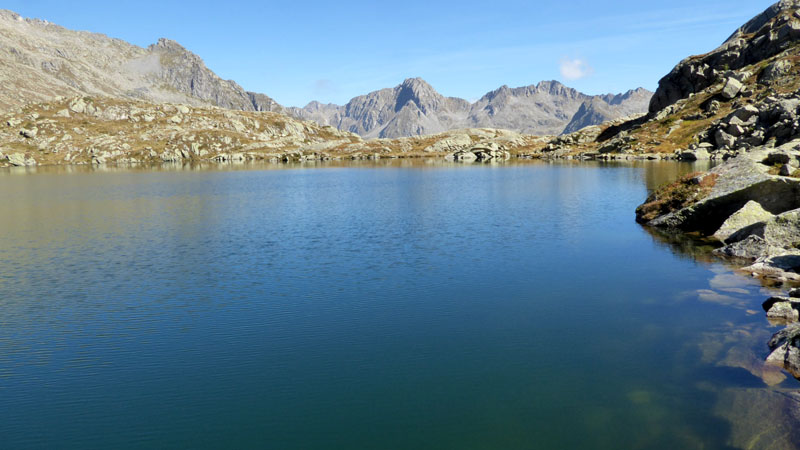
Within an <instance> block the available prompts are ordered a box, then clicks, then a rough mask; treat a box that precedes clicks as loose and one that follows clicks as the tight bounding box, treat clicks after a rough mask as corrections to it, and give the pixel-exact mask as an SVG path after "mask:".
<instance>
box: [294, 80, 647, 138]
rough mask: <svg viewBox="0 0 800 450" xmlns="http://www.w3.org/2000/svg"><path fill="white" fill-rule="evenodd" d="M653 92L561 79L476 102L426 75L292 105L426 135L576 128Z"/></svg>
mask: <svg viewBox="0 0 800 450" xmlns="http://www.w3.org/2000/svg"><path fill="white" fill-rule="evenodd" d="M652 95H653V93H652V92H650V91H647V90H646V89H642V88H639V89H636V90H631V91H628V92H626V93H624V94H619V95H612V94H609V95H597V96H590V95H586V94H583V93H581V92H578V91H577V90H575V89H572V88H569V87H566V86H564V85H563V84H561V83H559V82H558V81H543V82H541V83H539V84H536V85H531V86H525V87H519V88H513V89H512V88H509V87H508V86H503V87H500V88H499V89H496V90H494V91H492V92H489V93H487V94H486V95H484V96H483V97H481V98H480V99H479V100H478V101H476V102H474V103H470V102H469V101H467V100H464V99H461V98H454V97H445V96H443V95H441V94H440V93H438V92H436V90H435V89H434V88H433V87H432V86H431V85H430V84H428V83H426V82H425V81H424V80H422V79H420V78H410V79H407V80H405V81H404V82H403V83H402V84H400V85H399V86H396V87H394V88H390V89H381V90H379V91H375V92H372V93H369V94H367V95H363V96H359V97H356V98H354V99H352V100H350V102H348V103H347V104H346V105H344V106H339V105H332V104H327V105H323V104H321V103H319V102H312V103H310V104H308V105H307V106H306V107H305V108H288V109H287V110H288V112H289V113H290V114H292V115H294V116H296V117H299V118H303V119H308V120H313V121H315V122H317V123H319V124H320V125H330V126H333V127H335V128H338V129H339V130H342V131H350V132H353V133H356V134H359V135H361V136H363V137H366V138H397V137H402V136H412V135H428V134H435V133H441V132H443V131H447V130H453V129H459V128H498V129H507V130H514V131H517V132H520V133H526V134H535V135H554V134H561V133H564V132H571V131H576V130H578V129H580V128H583V127H586V126H589V125H597V124H600V123H602V122H605V121H608V120H612V119H617V118H619V117H624V116H628V115H632V114H638V113H643V112H645V111H647V107H648V105H649V102H650V98H651V97H652Z"/></svg>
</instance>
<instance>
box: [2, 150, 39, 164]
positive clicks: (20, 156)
mask: <svg viewBox="0 0 800 450" xmlns="http://www.w3.org/2000/svg"><path fill="white" fill-rule="evenodd" d="M6 159H7V160H8V162H9V164H11V165H12V166H17V167H24V166H35V165H36V160H35V159H33V158H27V157H25V154H24V153H11V154H10V155H6Z"/></svg>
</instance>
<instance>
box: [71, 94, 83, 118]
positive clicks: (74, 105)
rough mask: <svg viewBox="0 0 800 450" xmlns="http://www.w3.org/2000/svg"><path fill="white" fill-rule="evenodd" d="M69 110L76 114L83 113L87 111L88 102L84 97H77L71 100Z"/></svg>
mask: <svg viewBox="0 0 800 450" xmlns="http://www.w3.org/2000/svg"><path fill="white" fill-rule="evenodd" d="M69 110H70V111H72V112H74V113H76V114H83V113H85V112H86V102H84V101H83V99H80V98H78V99H75V100H73V101H71V102H70V104H69Z"/></svg>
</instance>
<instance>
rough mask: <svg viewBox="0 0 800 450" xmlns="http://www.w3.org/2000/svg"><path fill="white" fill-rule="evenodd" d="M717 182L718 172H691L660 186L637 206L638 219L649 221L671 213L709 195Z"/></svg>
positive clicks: (644, 221) (638, 220)
mask: <svg viewBox="0 0 800 450" xmlns="http://www.w3.org/2000/svg"><path fill="white" fill-rule="evenodd" d="M716 184H717V175H716V174H705V175H704V174H702V173H700V172H695V173H691V174H689V175H686V176H684V177H681V178H680V179H678V180H677V181H675V182H673V183H669V184H666V185H664V186H661V187H659V188H658V189H656V190H655V191H653V193H652V194H650V196H649V197H648V198H647V201H646V202H645V203H644V204H643V205H641V206H639V207H638V208H636V221H637V222H639V223H647V222H649V221H651V220H653V219H655V218H657V217H660V216H663V215H664V214H669V213H671V212H673V211H677V210H680V209H683V208H686V207H687V206H691V205H693V204H694V203H697V202H698V201H700V200H702V199H704V198H706V197H708V195H709V194H710V193H711V190H712V189H713V188H714V185H716Z"/></svg>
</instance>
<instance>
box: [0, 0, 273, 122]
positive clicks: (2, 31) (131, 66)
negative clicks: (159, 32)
mask: <svg viewBox="0 0 800 450" xmlns="http://www.w3.org/2000/svg"><path fill="white" fill-rule="evenodd" d="M74 95H87V96H92V95H100V96H107V97H116V98H131V99H143V100H148V101H152V102H173V103H188V104H196V105H213V106H219V107H223V108H229V109H238V110H244V111H253V110H260V111H277V110H280V109H281V108H280V106H279V105H278V104H277V103H275V101H274V100H272V99H271V98H269V97H267V96H265V95H262V94H255V93H250V92H247V91H245V90H244V89H242V87H241V86H239V85H238V84H236V83H235V82H233V81H228V80H223V79H221V78H220V77H218V76H217V75H216V74H215V73H214V72H212V71H211V70H210V69H208V68H207V67H206V65H205V64H204V63H203V60H202V59H201V58H200V57H198V56H197V55H195V54H193V53H191V52H189V51H188V50H186V49H185V48H183V47H182V46H180V45H179V44H178V43H176V42H174V41H170V40H168V39H161V40H159V41H158V43H156V44H153V45H151V46H150V47H148V48H141V47H138V46H135V45H132V44H129V43H127V42H124V41H122V40H119V39H113V38H109V37H108V36H105V35H102V34H96V33H89V32H83V31H72V30H68V29H66V28H63V27H60V26H58V25H54V24H51V23H49V22H46V21H43V20H38V19H25V18H23V17H21V16H20V15H18V14H16V13H14V12H11V11H5V10H0V107H2V108H9V107H14V106H20V105H24V104H27V103H31V102H39V101H47V100H49V99H51V98H52V97H54V96H74Z"/></svg>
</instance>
